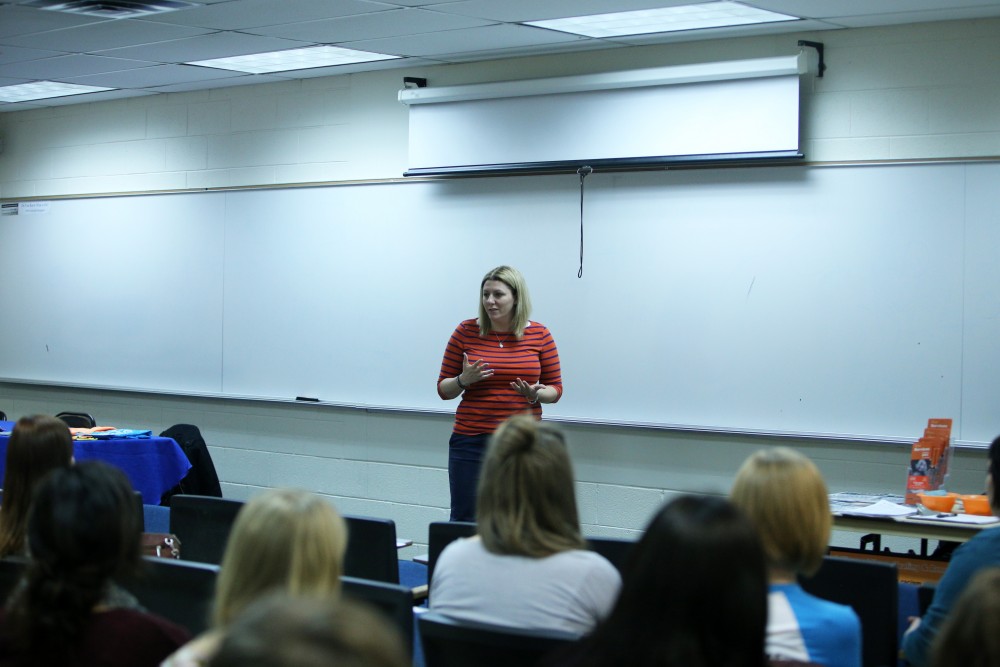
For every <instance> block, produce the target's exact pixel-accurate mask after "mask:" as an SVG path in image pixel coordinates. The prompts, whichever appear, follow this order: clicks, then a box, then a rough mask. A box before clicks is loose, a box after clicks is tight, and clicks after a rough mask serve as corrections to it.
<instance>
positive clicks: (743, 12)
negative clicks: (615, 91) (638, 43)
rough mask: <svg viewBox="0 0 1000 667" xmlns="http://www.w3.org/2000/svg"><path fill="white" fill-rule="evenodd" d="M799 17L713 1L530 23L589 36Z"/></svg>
mask: <svg viewBox="0 0 1000 667" xmlns="http://www.w3.org/2000/svg"><path fill="white" fill-rule="evenodd" d="M798 18H799V17H797V16H789V15H787V14H778V13H777V12H769V11H767V10H764V9H757V8H755V7H748V6H747V5H744V4H741V3H739V2H709V3H705V4H701V5H680V6H677V7H664V8H662V9H645V10H639V11H634V12H614V13H612V14H595V15H593V16H575V17H570V18H565V19H552V20H548V21H529V22H528V24H527V25H533V26H536V27H538V28H549V29H551V30H559V31H560V32H569V33H572V34H574V35H584V36H586V37H623V36H625V35H648V34H651V33H657V32H678V31H682V30H704V29H706V28H724V27H729V26H738V25H750V24H754V23H772V22H777V21H796V20H798Z"/></svg>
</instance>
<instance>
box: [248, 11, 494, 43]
mask: <svg viewBox="0 0 1000 667" xmlns="http://www.w3.org/2000/svg"><path fill="white" fill-rule="evenodd" d="M492 23H493V22H492V21H485V20H482V19H476V18H470V17H466V16H456V15H451V14H441V13H439V12H430V11H426V10H423V9H393V10H390V11H386V12H378V13H376V14H361V15H357V16H345V17H342V18H335V19H326V20H323V21H309V22H305V23H286V24H283V25H277V26H269V27H266V28H257V29H255V30H253V32H255V33H257V34H261V35H271V36H274V37H285V38H287V39H300V40H305V41H312V42H324V43H327V44H335V43H340V42H347V41H352V42H353V41H358V40H362V39H379V38H382V37H398V36H400V35H413V34H419V33H426V32H438V31H442V30H458V29H461V28H475V27H480V26H486V25H491V24H492Z"/></svg>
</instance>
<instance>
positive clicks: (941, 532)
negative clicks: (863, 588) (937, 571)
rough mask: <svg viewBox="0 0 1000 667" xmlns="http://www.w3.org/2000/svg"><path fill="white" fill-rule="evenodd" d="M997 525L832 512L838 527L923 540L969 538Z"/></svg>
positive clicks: (953, 540) (964, 539) (965, 540)
mask: <svg viewBox="0 0 1000 667" xmlns="http://www.w3.org/2000/svg"><path fill="white" fill-rule="evenodd" d="M998 525H1000V524H987V525H985V526H980V525H966V524H955V523H942V522H940V521H928V520H921V519H920V518H919V517H904V518H889V517H870V516H847V515H843V514H834V515H833V527H834V528H836V529H838V530H851V531H857V532H859V533H876V534H878V535H895V536H898V537H912V538H916V539H920V540H946V541H950V542H967V541H968V540H970V539H972V537H973V536H974V535H975V534H976V533H978V532H979V531H980V530H989V529H990V528H993V527H997V526H998Z"/></svg>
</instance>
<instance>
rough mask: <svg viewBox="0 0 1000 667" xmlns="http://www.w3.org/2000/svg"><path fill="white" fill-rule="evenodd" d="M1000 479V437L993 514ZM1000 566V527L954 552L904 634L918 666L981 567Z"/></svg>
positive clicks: (989, 475)
mask: <svg viewBox="0 0 1000 667" xmlns="http://www.w3.org/2000/svg"><path fill="white" fill-rule="evenodd" d="M998 479H1000V436H997V437H996V438H995V439H994V440H993V443H992V444H991V445H990V452H989V465H988V469H987V472H986V495H987V496H989V499H990V507H991V508H992V510H993V513H994V514H996V515H997V516H1000V499H998V498H997V492H996V484H997V480H998ZM998 565H1000V528H998V529H992V528H990V529H987V530H982V531H980V532H979V533H977V534H976V536H975V537H973V538H972V539H971V540H969V541H968V542H966V543H965V544H963V545H961V546H960V547H958V548H957V549H955V552H954V553H953V554H952V555H951V561H950V562H949V563H948V569H947V570H945V572H944V575H943V576H942V577H941V581H940V582H938V585H937V587H936V588H935V589H934V600H933V601H932V602H931V606H930V607H928V609H927V613H926V614H924V616H923V618H922V619H921V618H916V619H914V620H913V622H912V623H911V624H910V627H909V628H908V629H907V631H906V634H904V635H903V653H904V655H905V656H906V659H907V661H909V663H910V664H911V665H913V666H914V667H924V665H927V664H928V663H929V659H930V655H929V654H930V647H931V644H932V643H933V641H934V636H935V635H936V634H937V632H938V630H939V629H940V627H941V625H942V624H943V623H944V621H945V620H946V619H947V618H948V615H949V614H950V613H951V609H952V607H953V606H954V605H955V601H956V600H957V599H958V596H959V595H961V594H962V591H963V590H964V589H965V586H966V584H967V583H968V582H969V580H970V579H972V577H973V576H974V575H975V574H976V573H977V572H978V571H979V570H981V569H983V568H986V567H994V566H998Z"/></svg>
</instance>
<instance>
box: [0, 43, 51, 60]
mask: <svg viewBox="0 0 1000 667" xmlns="http://www.w3.org/2000/svg"><path fill="white" fill-rule="evenodd" d="M61 55H63V54H62V53H60V52H58V51H43V50H41V49H25V48H22V47H20V46H6V45H4V44H0V65H4V64H7V63H21V62H25V61H28V60H39V59H41V58H54V57H56V56H61Z"/></svg>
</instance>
